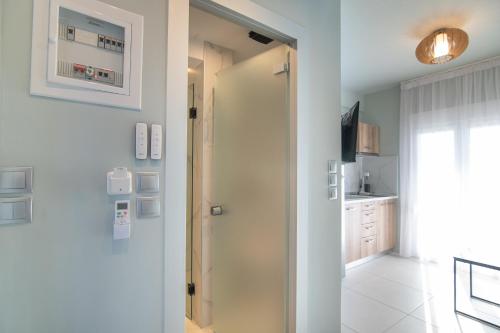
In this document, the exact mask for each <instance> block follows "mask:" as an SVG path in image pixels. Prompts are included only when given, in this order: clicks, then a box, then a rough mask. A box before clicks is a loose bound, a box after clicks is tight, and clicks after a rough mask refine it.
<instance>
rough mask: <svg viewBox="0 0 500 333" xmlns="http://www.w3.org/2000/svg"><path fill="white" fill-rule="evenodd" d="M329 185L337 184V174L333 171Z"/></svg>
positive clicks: (329, 178) (329, 177) (329, 176)
mask: <svg viewBox="0 0 500 333" xmlns="http://www.w3.org/2000/svg"><path fill="white" fill-rule="evenodd" d="M328 186H337V174H336V173H331V174H329V175H328Z"/></svg>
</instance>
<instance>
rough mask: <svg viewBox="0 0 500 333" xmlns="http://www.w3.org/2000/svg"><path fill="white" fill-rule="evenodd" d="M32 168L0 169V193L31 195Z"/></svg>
mask: <svg viewBox="0 0 500 333" xmlns="http://www.w3.org/2000/svg"><path fill="white" fill-rule="evenodd" d="M32 179H33V168H31V167H18V168H16V167H13V168H11V167H5V168H0V193H2V194H13V193H31V190H32Z"/></svg>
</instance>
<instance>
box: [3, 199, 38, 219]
mask: <svg viewBox="0 0 500 333" xmlns="http://www.w3.org/2000/svg"><path fill="white" fill-rule="evenodd" d="M30 222H31V198H30V197H19V198H0V224H13V223H30Z"/></svg>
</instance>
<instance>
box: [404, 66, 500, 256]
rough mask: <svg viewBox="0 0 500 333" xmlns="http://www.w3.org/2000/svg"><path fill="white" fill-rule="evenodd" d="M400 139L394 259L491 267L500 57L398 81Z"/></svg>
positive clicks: (498, 231)
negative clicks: (454, 260) (476, 261)
mask: <svg viewBox="0 0 500 333" xmlns="http://www.w3.org/2000/svg"><path fill="white" fill-rule="evenodd" d="M400 135H401V143H400V167H401V173H400V174H401V182H400V186H401V191H400V193H401V216H400V217H401V219H400V220H401V228H400V252H401V255H403V256H417V257H420V258H422V259H428V260H436V261H440V260H442V259H449V258H450V257H451V256H452V255H456V254H468V255H471V254H472V255H473V256H474V257H478V256H479V257H493V258H494V259H495V260H497V259H496V258H495V257H496V256H498V253H499V249H500V245H499V244H500V241H499V238H500V58H495V59H491V60H488V61H484V62H481V63H477V64H474V65H470V66H467V67H462V68H460V69H458V70H455V71H449V72H446V73H441V74H436V75H432V76H428V77H424V78H421V79H417V80H412V81H408V82H403V83H402V84H401V128H400ZM483 260H486V259H485V258H483ZM497 261H498V260H497Z"/></svg>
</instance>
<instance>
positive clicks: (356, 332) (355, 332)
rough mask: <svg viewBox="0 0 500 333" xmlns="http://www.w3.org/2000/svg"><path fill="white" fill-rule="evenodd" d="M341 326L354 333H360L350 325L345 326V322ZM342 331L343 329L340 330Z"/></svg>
mask: <svg viewBox="0 0 500 333" xmlns="http://www.w3.org/2000/svg"><path fill="white" fill-rule="evenodd" d="M340 324H341V325H343V326H345V327H347V328H348V329H350V330H351V331H353V332H354V333H359V332H358V331H356V330H355V329H354V328H352V327H351V326H349V325H346V324H344V323H343V322H341V323H340ZM340 329H341V330H342V327H341V328H340Z"/></svg>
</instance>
